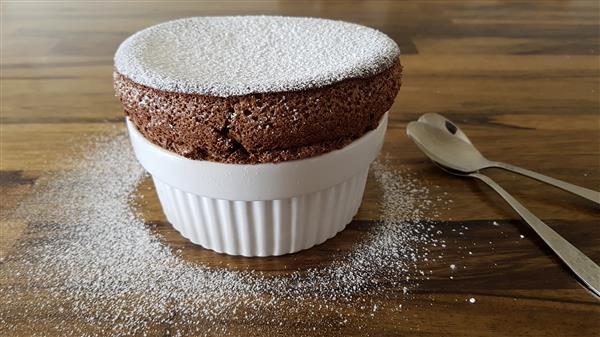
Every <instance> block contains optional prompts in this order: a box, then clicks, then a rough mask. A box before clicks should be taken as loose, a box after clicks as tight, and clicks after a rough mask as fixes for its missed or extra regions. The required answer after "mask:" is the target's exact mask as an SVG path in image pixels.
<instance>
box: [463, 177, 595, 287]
mask: <svg viewBox="0 0 600 337" xmlns="http://www.w3.org/2000/svg"><path fill="white" fill-rule="evenodd" d="M469 176H470V177H474V178H477V179H479V180H481V181H483V182H484V183H486V184H488V185H489V186H490V187H491V188H493V189H494V190H495V191H496V192H498V194H500V196H502V198H504V200H506V202H507V203H508V204H509V205H510V206H511V207H512V208H513V209H514V210H515V211H516V212H517V213H519V215H520V216H521V218H523V220H525V222H527V223H528V224H529V226H531V228H533V230H534V231H535V232H536V233H537V234H538V235H539V236H540V237H541V238H542V240H544V242H545V243H546V244H547V245H548V246H549V247H550V248H551V249H552V250H553V251H554V253H556V255H558V257H560V259H561V260H563V262H564V263H565V264H566V265H567V266H568V267H569V268H570V269H571V270H572V271H573V272H574V273H575V275H577V276H578V277H579V278H580V279H581V281H583V283H585V284H586V285H587V286H588V287H589V288H590V289H591V290H592V292H594V294H596V296H600V266H598V265H597V264H596V263H594V261H592V260H591V259H590V258H589V257H587V256H586V255H585V254H583V253H582V252H581V251H580V250H579V249H577V248H576V247H575V246H573V245H572V244H570V243H569V242H568V241H567V240H565V239H564V238H563V237H562V236H560V235H559V234H558V233H556V232H555V231H554V230H553V229H552V228H550V227H548V225H546V224H545V223H544V222H542V220H540V219H539V218H538V217H537V216H535V215H534V214H533V213H531V212H530V211H529V210H528V209H527V208H525V207H524V206H523V205H521V203H520V202H518V201H517V200H516V199H515V198H513V196H512V195H510V194H509V193H508V192H506V191H505V190H504V189H503V188H502V187H500V185H498V184H497V183H496V182H495V181H493V180H492V179H490V178H488V177H487V176H485V175H483V174H481V173H471V174H469Z"/></svg>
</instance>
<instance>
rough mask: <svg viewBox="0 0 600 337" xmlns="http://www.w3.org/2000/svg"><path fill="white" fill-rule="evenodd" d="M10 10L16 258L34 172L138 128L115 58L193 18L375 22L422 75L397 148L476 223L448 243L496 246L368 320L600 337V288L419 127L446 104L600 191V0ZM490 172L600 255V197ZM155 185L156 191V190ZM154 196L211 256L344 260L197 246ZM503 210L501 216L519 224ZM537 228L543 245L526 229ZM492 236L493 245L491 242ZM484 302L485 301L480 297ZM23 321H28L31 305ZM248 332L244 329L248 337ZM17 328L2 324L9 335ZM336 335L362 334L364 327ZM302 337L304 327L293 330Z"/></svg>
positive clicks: (4, 177)
mask: <svg viewBox="0 0 600 337" xmlns="http://www.w3.org/2000/svg"><path fill="white" fill-rule="evenodd" d="M1 9H2V10H1V12H2V62H1V65H2V75H1V77H2V79H1V81H2V82H1V85H2V103H1V104H2V115H1V120H2V129H1V131H2V132H1V147H2V153H1V171H0V174H1V175H0V184H1V186H2V193H1V195H2V202H1V210H2V221H3V224H2V228H3V229H2V237H1V238H2V240H1V242H2V244H1V246H0V256H7V255H10V254H11V247H12V246H13V244H14V242H16V241H17V240H19V237H20V235H21V233H22V231H23V227H19V226H5V225H6V221H7V220H6V219H7V216H8V214H10V212H11V211H12V210H14V209H15V207H16V205H18V204H19V202H20V201H21V200H23V199H24V198H26V197H27V196H28V193H29V191H30V190H31V186H32V183H33V182H35V181H36V179H38V177H40V176H42V175H44V174H46V173H48V172H52V171H57V170H64V169H68V168H69V162H68V161H65V160H63V158H64V156H65V155H66V154H67V153H72V151H73V145H72V144H74V143H76V142H77V141H79V140H85V139H88V138H89V137H90V136H93V135H100V134H106V133H107V132H110V130H113V128H114V127H115V126H116V127H118V128H121V129H122V128H123V117H122V111H121V108H120V107H119V104H118V102H117V101H116V99H115V98H114V97H113V89H112V83H111V82H112V78H111V73H112V56H113V53H114V51H115V49H116V47H117V46H118V44H119V43H120V42H121V41H122V40H123V39H124V38H126V37H127V36H128V35H130V34H131V33H132V32H134V31H137V30H139V29H141V28H144V27H146V26H149V25H152V24H155V23H158V22H161V21H165V20H169V19H173V18H179V17H184V16H192V15H217V14H261V13H262V14H281V15H296V16H318V17H328V18H334V19H343V20H348V21H353V22H357V23H360V24H364V25H368V26H372V27H375V28H377V29H380V30H382V31H383V32H385V33H387V34H389V35H390V36H391V37H392V38H393V39H395V40H396V41H397V42H398V44H399V45H400V48H401V49H402V52H403V55H402V63H403V65H404V66H405V75H404V82H403V86H402V89H401V92H400V94H399V96H398V98H397V99H396V103H395V104H394V107H393V108H392V110H391V115H390V117H391V120H390V127H389V131H388V134H387V138H386V144H385V146H384V149H383V151H384V152H385V153H387V154H389V156H391V162H392V163H393V164H394V165H395V166H396V167H397V168H402V169H410V170H412V172H414V174H416V175H417V177H419V178H421V179H422V180H423V181H426V182H427V183H428V184H430V185H439V186H440V188H438V189H433V190H432V191H433V192H432V193H433V197H435V196H436V195H435V194H436V193H443V192H447V193H448V197H449V198H451V199H452V200H453V203H452V204H450V206H449V207H447V208H444V209H439V212H440V214H439V215H438V216H437V218H436V219H437V221H438V224H437V225H438V226H440V227H444V228H458V227H459V226H461V225H465V224H467V225H468V226H469V227H470V230H469V231H468V232H466V233H465V235H463V236H458V237H452V236H451V234H450V233H451V231H446V232H445V233H448V234H447V235H448V237H447V238H446V239H447V240H448V241H451V242H453V244H454V245H456V246H460V245H472V243H483V244H480V245H477V246H474V248H473V249H472V251H473V255H469V256H464V252H460V251H458V250H456V249H451V248H448V250H447V251H446V255H447V257H446V262H444V263H440V265H437V266H433V270H434V274H433V275H432V277H431V279H429V280H425V279H424V280H422V282H421V286H420V288H418V289H417V290H415V293H414V294H413V297H412V299H411V300H410V301H413V303H415V302H416V303H421V304H422V305H418V306H414V308H413V309H411V310H409V311H406V312H397V313H385V314H382V315H380V316H379V317H378V319H376V320H371V321H369V322H368V323H367V324H369V331H371V333H370V334H371V335H373V336H384V335H386V336H387V335H390V336H391V335H419V336H434V335H435V336H438V335H441V336H581V337H583V336H600V302H599V301H598V299H597V298H594V297H593V296H592V295H591V293H590V292H588V291H586V290H584V289H583V288H582V287H581V286H580V285H579V284H578V283H577V282H576V281H575V280H574V278H573V275H571V274H570V272H569V271H568V270H567V269H566V268H565V267H564V266H563V265H562V264H561V263H560V262H559V260H558V259H557V258H556V257H555V256H554V255H553V254H552V253H551V252H550V251H549V249H548V248H546V247H545V246H544V244H543V243H542V242H541V241H540V240H539V239H538V238H536V236H535V235H534V234H533V233H532V232H531V230H529V229H528V228H527V227H526V225H524V224H523V223H522V222H521V221H520V220H518V218H517V216H516V215H515V213H514V212H513V211H512V210H511V209H510V208H509V207H508V206H507V205H506V204H504V203H503V202H502V201H501V200H500V199H499V197H498V196H496V195H495V194H494V193H493V192H491V190H490V189H489V188H487V187H485V186H483V185H482V184H480V183H478V182H476V181H471V180H461V179H458V178H454V177H450V176H448V175H446V174H445V173H443V172H441V171H440V170H439V169H437V168H435V167H433V166H432V164H431V163H430V162H429V161H428V160H427V159H426V158H425V157H424V155H423V154H421V153H420V152H419V151H418V150H417V149H416V147H415V146H414V145H413V144H412V143H411V142H410V141H409V140H408V138H407V137H406V136H405V130H404V128H405V126H406V123H407V122H409V121H411V120H414V119H416V118H418V116H419V115H421V114H423V113H426V112H437V113H441V114H443V115H445V116H447V117H449V118H451V119H453V120H454V121H456V122H458V123H459V124H460V125H461V126H462V127H464V129H465V131H466V132H467V134H468V135H469V136H470V137H471V138H472V140H473V141H474V143H475V144H477V145H478V147H479V148H480V149H481V151H482V152H483V153H484V154H486V155H487V156H488V157H490V158H493V159H495V160H499V161H507V162H511V163H513V164H517V165H520V166H523V167H527V168H530V169H533V170H536V171H539V172H542V173H544V174H548V175H550V176H553V177H556V178H560V179H564V180H566V181H569V182H572V183H575V184H578V185H581V186H585V187H588V188H592V189H596V190H599V189H600V139H599V137H600V115H599V108H600V99H599V97H600V96H599V93H600V88H599V80H600V60H599V56H598V54H599V53H600V34H599V29H600V24H599V20H600V17H599V7H598V2H597V1H591V0H590V1H585V0H581V1H568V0H562V1H561V0H556V1H529V2H512V1H441V0H439V1H406V2H400V1H398V2H394V1H352V2H351V3H348V2H341V1H314V2H309V1H289V2H288V1H277V2H275V1H240V2H202V3H194V2H173V3H164V4H160V3H156V2H145V3H143V4H141V3H136V2H124V3H102V2H91V3H83V2H76V3H71V2H54V3H51V2H2V8H1ZM67 140H68V141H67ZM489 173H490V175H491V176H492V177H493V178H494V179H497V181H498V182H499V183H500V184H501V185H503V186H504V187H505V188H506V189H507V190H509V191H510V192H512V193H514V195H515V196H516V197H517V198H518V199H519V200H521V201H522V202H523V203H524V204H525V205H526V206H527V207H529V208H530V210H531V211H533V212H534V213H535V214H537V215H538V216H539V217H540V218H542V219H543V220H544V221H546V222H547V223H548V224H549V225H551V226H552V227H553V228H555V229H556V230H557V231H558V232H560V234H562V235H563V236H564V237H565V238H567V239H568V240H569V241H571V242H572V243H574V244H575V245H576V246H577V247H579V248H580V249H581V250H582V251H583V252H585V253H586V254H588V255H589V256H590V257H591V258H592V259H594V260H595V261H596V262H600V230H599V228H600V227H598V226H599V224H600V212H599V209H598V208H597V207H594V206H593V205H592V204H591V203H589V202H587V201H585V200H583V199H580V198H577V197H575V196H572V195H570V194H567V193H564V192H562V191H558V190H556V189H553V188H551V187H548V186H545V185H542V184H540V183H537V182H535V181H531V180H528V179H526V178H522V177H517V176H515V175H512V174H507V173H503V172H497V171H491V172H489ZM374 184H375V183H374V182H373V179H370V180H369V185H368V186H369V187H368V191H367V195H366V197H365V200H364V203H363V207H362V208H361V210H360V212H359V214H358V215H357V217H356V220H357V221H356V222H355V223H353V224H351V225H350V226H349V229H348V231H350V232H351V231H356V230H360V228H361V226H367V225H368V224H369V222H370V221H373V220H374V219H377V218H378V215H379V213H378V212H379V211H378V209H379V208H378V206H379V202H380V200H381V196H380V195H378V193H376V190H375V187H374ZM143 185H144V186H142V188H140V190H142V191H143V190H145V189H144V188H143V187H145V186H150V183H149V182H145V183H144V184H143ZM147 194H148V197H147V198H146V200H150V201H149V202H147V204H146V206H144V207H143V209H142V211H143V212H145V213H146V216H147V218H148V219H149V220H150V221H152V222H154V223H158V224H159V226H160V228H161V230H162V231H163V232H164V233H165V235H166V237H167V239H168V241H169V242H170V244H172V245H173V246H184V247H185V248H186V252H187V253H186V254H188V255H191V256H194V255H196V259H197V260H200V261H199V263H202V259H206V260H207V261H209V260H210V261H213V262H215V261H216V262H217V263H218V261H219V259H227V261H228V263H230V264H232V265H240V266H243V265H245V266H252V265H253V264H256V266H257V268H260V266H265V265H268V268H273V269H275V270H277V269H278V268H279V269H280V270H281V268H282V266H283V265H284V264H287V268H288V269H289V268H290V266H292V268H294V263H297V264H298V265H301V264H302V263H307V262H306V261H314V263H319V261H321V260H323V259H326V258H327V257H326V256H324V255H319V251H320V249H325V248H317V249H314V250H309V251H308V252H303V253H300V254H298V255H295V258H294V260H291V259H289V258H285V257H284V258H280V259H275V258H273V259H264V260H262V262H260V263H257V262H253V261H251V260H248V259H239V258H237V259H236V258H227V257H223V256H220V255H215V254H213V253H210V252H207V251H204V250H203V249H201V248H198V247H193V246H192V245H189V244H187V243H186V242H185V241H184V240H183V239H182V238H181V237H179V236H178V235H177V233H176V232H174V231H173V230H172V229H170V226H169V225H168V224H167V223H166V222H165V220H164V218H163V217H162V215H161V213H160V212H159V211H158V206H157V205H158V204H157V200H156V197H155V196H154V192H153V191H150V192H148V193H147ZM492 221H497V222H499V223H500V224H501V226H502V231H503V233H504V234H503V235H500V234H499V229H498V228H497V227H495V226H492V225H491V222H492ZM520 234H524V235H525V236H526V239H524V240H519V239H518V238H519V235H520ZM491 238H493V239H494V242H495V244H494V246H493V248H491V247H490V245H486V244H485V243H486V242H487V241H488V240H490V239H491ZM344 244H347V242H344V241H343V240H333V241H329V242H327V243H326V244H325V245H326V246H327V245H329V246H328V247H327V248H326V249H334V248H335V245H344ZM303 257H305V259H304V258H303ZM453 258H454V259H457V260H458V259H463V260H462V261H465V262H464V263H465V264H467V265H468V266H469V268H467V269H466V270H464V271H461V272H460V273H457V274H456V276H455V278H454V279H453V280H451V279H449V277H448V274H449V271H448V265H447V261H452V259H453ZM294 261H296V262H294ZM298 261H305V262H298ZM308 263H313V262H308ZM493 266H495V267H493ZM1 267H2V266H1V264H0V268H1ZM472 296H475V297H476V298H477V304H476V305H469V304H468V303H466V302H465V299H467V298H469V297H472ZM457 299H458V301H457ZM0 310H3V309H2V306H1V305H0ZM42 314H43V313H42ZM282 315H283V316H282V320H284V321H285V319H286V317H285V314H284V313H282ZM12 319H14V320H27V319H28V316H27V315H26V314H25V313H23V315H22V316H18V317H17V316H13V317H12ZM288 319H291V318H288ZM30 324H32V326H36V329H37V330H38V331H44V330H45V329H46V328H47V327H45V326H44V325H43V323H42V322H35V321H32V322H30ZM36 324H37V325H36ZM74 324H77V322H74ZM222 324H224V325H227V324H228V323H227V322H226V321H224V322H222ZM244 329H245V328H244V327H242V328H241V329H240V327H237V330H236V331H238V332H239V331H242V332H240V335H243V334H244ZM248 329H251V327H248ZM2 331H3V330H2V328H1V327H0V334H2V335H3V334H4V333H3V332H2ZM332 333H333V334H342V335H361V334H362V332H361V331H352V330H348V329H346V330H340V331H337V332H336V331H333V332H332ZM287 334H288V335H293V334H294V330H293V329H292V328H290V330H288V333H287ZM11 335H13V333H12V332H11ZM16 335H19V334H18V333H17V334H16ZM21 335H22V336H25V335H26V333H25V332H23V333H22V334H21Z"/></svg>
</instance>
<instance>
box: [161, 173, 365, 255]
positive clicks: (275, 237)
mask: <svg viewBox="0 0 600 337" xmlns="http://www.w3.org/2000/svg"><path fill="white" fill-rule="evenodd" d="M367 171H368V170H364V171H361V172H360V173H358V174H357V175H355V176H354V177H352V178H350V179H348V180H346V181H343V182H341V183H339V184H337V185H335V186H332V187H329V188H327V189H324V190H321V191H317V192H313V193H309V194H306V195H302V196H296V197H292V198H287V199H277V200H263V201H235V200H233V201H232V200H223V199H212V198H207V197H203V196H199V195H195V194H191V193H189V192H185V191H182V190H180V189H177V188H174V187H172V186H169V185H167V184H164V183H162V182H161V181H160V180H158V179H154V183H155V186H156V191H157V193H158V197H159V200H160V203H161V205H162V208H163V211H164V213H165V215H166V216H167V219H168V220H169V222H171V224H172V225H173V227H174V228H175V229H176V230H178V231H179V232H180V233H181V235H183V236H184V237H186V238H187V239H189V240H190V241H192V242H193V243H195V244H199V245H201V246H203V247H205V248H208V249H212V250H214V251H216V252H219V253H226V254H230V255H244V256H273V255H283V254H288V253H294V252H297V251H299V250H303V249H307V248H310V247H312V246H314V245H317V244H320V243H322V242H324V241H326V240H327V239H330V238H332V237H333V236H335V235H336V234H337V233H338V232H340V231H341V230H343V229H344V228H345V227H346V225H347V224H348V223H349V222H350V221H351V220H352V218H353V217H354V215H355V214H356V212H357V210H358V208H359V206H360V203H361V200H362V195H363V192H364V187H365V182H366V178H367Z"/></svg>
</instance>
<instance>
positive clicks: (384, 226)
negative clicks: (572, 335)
mask: <svg viewBox="0 0 600 337" xmlns="http://www.w3.org/2000/svg"><path fill="white" fill-rule="evenodd" d="M92 148H95V149H92V150H90V149H89V148H88V150H89V151H88V154H87V155H85V156H84V157H83V158H80V159H76V160H74V162H73V165H72V166H73V169H72V170H68V171H64V172H59V173H56V174H54V175H49V176H45V177H41V178H40V179H38V181H37V182H36V185H35V186H34V187H33V190H32V191H31V193H29V194H30V195H31V196H30V197H29V198H28V199H26V200H25V201H23V202H22V203H21V205H20V206H19V208H18V209H17V210H16V212H15V214H14V216H13V218H14V219H20V220H21V221H25V222H26V223H27V227H26V229H25V233H24V234H23V235H22V236H21V237H20V238H19V241H18V242H16V243H15V245H16V246H15V247H13V249H11V251H12V253H11V254H10V255H8V256H6V257H5V258H3V260H1V261H0V282H1V284H0V285H1V287H0V298H2V299H3V301H2V302H3V308H1V309H0V325H2V326H3V330H4V331H5V333H6V334H7V335H11V333H12V332H14V331H27V332H28V333H29V335H31V336H43V335H51V334H59V335H63V336H101V335H102V336H105V335H112V336H122V335H143V336H145V335H160V336H163V335H173V336H182V335H189V334H195V335H228V334H234V333H238V334H239V333H240V327H243V332H244V334H245V335H269V334H276V333H279V334H287V333H290V332H292V331H293V332H295V333H297V334H303V333H304V334H314V333H335V332H338V333H340V331H342V330H343V329H344V328H346V327H352V328H354V329H361V328H362V327H363V326H364V325H365V321H366V320H368V319H373V318H374V317H377V314H378V313H379V312H381V311H383V310H396V311H398V310H405V309H404V308H403V306H402V304H400V305H398V302H399V301H400V302H402V301H403V298H407V299H409V298H410V296H411V291H412V290H413V289H415V288H416V287H418V283H419V280H423V279H425V278H427V277H428V276H427V275H428V274H429V273H430V272H427V273H426V272H425V271H424V270H422V268H423V264H425V265H426V261H428V259H429V257H428V255H429V249H430V247H431V246H441V245H443V244H444V242H442V241H438V239H437V238H436V235H435V232H436V231H435V230H434V226H433V224H432V222H431V221H429V220H428V217H427V215H426V213H427V212H428V211H429V210H428V208H429V207H430V204H431V202H430V201H429V200H428V197H427V196H428V190H427V188H425V187H424V186H423V185H422V184H421V183H420V182H419V181H418V180H417V179H416V178H414V177H412V176H411V175H410V174H409V173H407V172H397V171H394V170H392V169H390V167H389V166H388V165H387V164H386V163H385V162H384V161H377V162H375V163H373V166H372V170H371V173H372V177H373V178H374V179H376V180H377V182H378V185H379V188H380V189H381V191H382V193H383V199H382V204H381V219H382V220H381V221H379V222H377V223H375V224H372V225H370V226H368V227H366V228H364V233H363V236H364V237H363V238H362V239H361V240H360V241H359V242H356V243H354V245H353V247H352V248H351V249H350V250H349V251H347V252H344V253H340V254H337V255H336V254H332V256H331V257H330V258H331V261H330V262H329V263H327V264H326V265H324V266H315V267H312V268H309V269H307V270H289V271H288V272H281V273H277V274H269V273H265V272H260V271H253V270H233V269H231V268H227V267H214V266H207V265H203V264H202V263H194V262H190V261H186V260H184V259H183V258H182V257H181V255H180V254H178V253H177V252H174V251H173V250H172V249H171V248H170V247H169V245H168V243H165V242H163V241H161V238H160V237H159V236H158V234H156V233H154V232H153V231H152V230H151V228H149V226H147V225H146V224H145V223H144V220H143V219H142V218H141V217H140V216H139V215H136V213H135V212H134V210H133V208H132V205H131V198H132V195H133V194H134V193H135V192H136V190H137V188H138V185H139V183H140V181H141V180H142V179H144V177H145V174H144V172H143V169H142V168H141V166H139V165H138V164H137V162H136V160H135V158H134V156H133V153H132V151H131V149H130V146H129V143H128V141H127V138H126V135H125V134H119V135H118V136H116V137H113V138H111V139H104V140H98V141H97V143H96V144H95V145H93V146H92ZM325 244H327V243H325ZM439 254H440V253H439V252H438V253H437V254H436V257H435V258H441V256H440V255H439ZM219 257H221V255H216V254H215V258H219ZM224 258H226V257H224ZM435 258H432V259H431V260H432V261H434V260H435ZM398 289H401V292H398ZM386 299H395V300H394V301H390V302H386V301H385V300H386ZM388 303H395V304H394V307H393V308H386V305H388ZM404 307H406V305H405V306H404ZM282 312H285V315H283V314H282ZM293 317H295V318H293ZM325 317H326V318H325ZM31 321H36V326H35V328H33V329H30V328H29V326H30V323H31ZM311 321H320V323H319V325H318V326H316V325H310V324H308V323H309V322H311ZM236 329H237V330H236Z"/></svg>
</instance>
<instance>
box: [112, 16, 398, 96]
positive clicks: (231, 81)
mask: <svg viewBox="0 0 600 337" xmlns="http://www.w3.org/2000/svg"><path fill="white" fill-rule="evenodd" d="M399 54H400V49H399V48H398V45H397V44H396V43H395V42H394V41H393V40H392V39H390V38H389V37H388V36H387V35H385V34H384V33H382V32H380V31H377V30H375V29H372V28H368V27H364V26H361V25H357V24H353V23H349V22H343V21H334V20H327V19H318V18H302V17H281V16H225V17H219V16H214V17H194V18H185V19H179V20H174V21H169V22H165V23H162V24H158V25H155V26H152V27H149V28H146V29H144V30H142V31H139V32H137V33H135V34H134V35H132V36H130V37H129V38H128V39H127V40H125V41H124V42H123V43H122V44H121V46H119V49H118V50H117V52H116V55H115V67H116V69H117V71H118V72H119V73H121V74H123V75H125V76H127V77H129V78H130V79H132V80H133V81H135V82H137V83H140V84H143V85H146V86H149V87H152V88H155V89H160V90H165V91H174V92H182V93H196V94H205V95H211V96H220V97H227V96H235V95H245V94H250V93H260V92H282V91H297V90H305V89H310V88H318V87H323V86H326V85H329V84H333V83H336V82H339V81H342V80H345V79H349V78H356V77H367V76H371V75H374V74H377V73H379V72H381V71H383V70H384V69H387V68H389V67H391V66H392V64H394V62H396V61H397V59H398V56H399Z"/></svg>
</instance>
